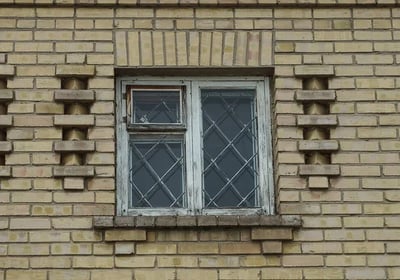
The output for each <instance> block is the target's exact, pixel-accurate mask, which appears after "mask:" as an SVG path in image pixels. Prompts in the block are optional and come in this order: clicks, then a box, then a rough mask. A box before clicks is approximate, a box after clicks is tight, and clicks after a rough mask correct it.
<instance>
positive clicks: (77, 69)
mask: <svg viewBox="0 0 400 280" xmlns="http://www.w3.org/2000/svg"><path fill="white" fill-rule="evenodd" d="M94 74H95V68H94V66H93V65H57V67H56V75H57V76H67V77H74V76H94Z"/></svg>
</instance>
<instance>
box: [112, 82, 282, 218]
mask: <svg viewBox="0 0 400 280" xmlns="http://www.w3.org/2000/svg"><path fill="white" fill-rule="evenodd" d="M132 87H138V88H140V87H145V88H156V89H160V88H163V87H164V88H184V89H185V90H184V91H183V93H182V98H181V100H182V104H183V105H182V108H181V114H182V124H178V125H172V126H169V125H166V126H165V125H162V126H161V127H160V126H159V125H155V126H154V125H149V126H132V125H130V124H129V121H128V120H129V116H128V115H127V102H129V101H128V98H127V91H129V90H130V88H132ZM201 88H213V89H214V88H221V89H229V88H247V89H255V90H256V114H257V120H258V124H257V137H258V139H257V140H258V141H257V142H258V143H257V145H258V170H259V178H258V180H259V184H260V191H259V197H258V198H259V204H260V205H259V207H256V208H221V209H204V208H203V197H202V188H203V184H202V182H203V178H202V168H203V164H193V163H202V160H203V159H202V151H201V150H202V149H201V146H202V139H201V123H202V119H201V113H202V112H201V96H200V91H201ZM270 104H271V103H270V94H269V80H268V78H266V77H257V76H256V77H120V78H117V94H116V106H117V108H116V132H117V150H116V153H117V168H116V171H117V174H116V180H117V215H118V216H126V215H148V216H165V215H254V214H264V215H273V214H275V208H274V206H275V204H274V187H273V166H272V141H271V114H270ZM162 128H164V130H163V131H162V133H163V134H165V135H168V134H175V133H179V134H182V133H183V134H184V136H183V137H184V143H185V148H184V151H185V164H184V165H185V166H186V170H185V178H186V180H185V183H186V196H187V197H186V202H187V205H186V208H129V207H128V193H129V192H128V190H129V183H128V176H129V175H128V174H129V166H128V165H129V164H128V158H129V157H128V153H129V148H128V142H129V139H130V137H131V136H130V135H134V134H135V133H152V132H155V133H159V132H160V129H162Z"/></svg>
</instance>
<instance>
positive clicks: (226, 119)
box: [117, 77, 273, 215]
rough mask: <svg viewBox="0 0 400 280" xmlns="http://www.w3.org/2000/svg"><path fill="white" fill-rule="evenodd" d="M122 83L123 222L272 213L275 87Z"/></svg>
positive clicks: (240, 82) (262, 82) (241, 81)
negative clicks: (271, 101)
mask: <svg viewBox="0 0 400 280" xmlns="http://www.w3.org/2000/svg"><path fill="white" fill-rule="evenodd" d="M117 83H118V93H117V125H118V129H117V138H118V139H117V140H118V149H117V185H118V190H117V193H118V215H207V214H215V215H226V214H228V215H229V214H235V215H241V214H243V215H245V214H261V213H265V214H273V187H272V159H271V140H270V111H269V91H268V80H266V79H264V78H251V77H249V78H235V79H226V78H224V79H217V78H214V79H211V78H198V77H196V78H192V79H191V78H179V79H178V78H174V79H172V78H149V77H138V78H136V77H135V78H120V79H119V80H118V82H117Z"/></svg>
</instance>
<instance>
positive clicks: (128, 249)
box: [114, 242, 135, 255]
mask: <svg viewBox="0 0 400 280" xmlns="http://www.w3.org/2000/svg"><path fill="white" fill-rule="evenodd" d="M114 250H115V254H116V255H133V254H135V244H134V243H132V242H116V243H115V245H114Z"/></svg>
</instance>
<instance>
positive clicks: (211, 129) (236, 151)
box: [201, 89, 258, 208]
mask: <svg viewBox="0 0 400 280" xmlns="http://www.w3.org/2000/svg"><path fill="white" fill-rule="evenodd" d="M201 97H202V114H203V162H204V166H203V179H204V186H203V192H204V203H205V207H206V208H228V207H229V208H239V207H255V206H257V203H258V202H257V199H256V198H257V192H258V182H257V177H258V172H257V153H258V151H257V133H256V131H257V118H256V114H255V90H248V89H211V90H210V89H203V90H202V92H201Z"/></svg>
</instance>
